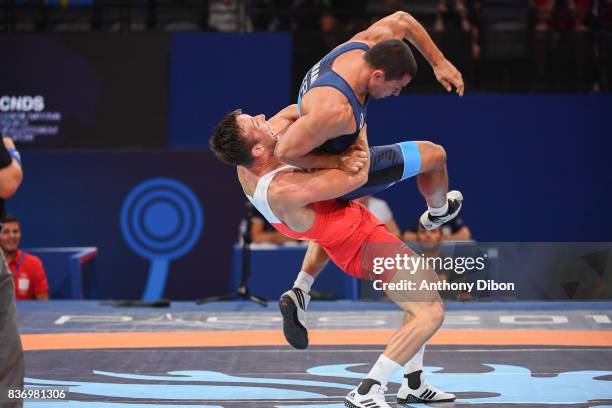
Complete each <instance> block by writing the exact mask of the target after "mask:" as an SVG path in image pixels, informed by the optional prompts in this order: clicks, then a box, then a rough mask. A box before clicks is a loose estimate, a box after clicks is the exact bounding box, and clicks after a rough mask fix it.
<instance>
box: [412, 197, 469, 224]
mask: <svg viewBox="0 0 612 408" xmlns="http://www.w3.org/2000/svg"><path fill="white" fill-rule="evenodd" d="M446 197H447V199H448V211H447V212H446V215H431V214H430V213H429V210H427V211H425V212H424V213H423V215H421V218H420V219H419V222H420V223H421V226H423V228H425V229H426V230H432V229H435V228H438V227H439V226H440V225H442V224H444V223H445V222H448V221H450V220H452V219H453V218H455V217H456V216H457V214H459V210H461V205H462V204H463V195H462V194H461V193H460V192H459V191H457V190H453V191H449V192H448V194H446Z"/></svg>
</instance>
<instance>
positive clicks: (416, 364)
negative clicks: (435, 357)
mask: <svg viewBox="0 0 612 408" xmlns="http://www.w3.org/2000/svg"><path fill="white" fill-rule="evenodd" d="M423 354H425V345H424V344H423V346H421V348H420V349H418V350H417V352H416V354H415V355H414V356H412V358H411V359H410V360H409V361H408V362H407V363H406V365H405V366H404V374H410V373H414V372H415V371H419V370H422V369H423Z"/></svg>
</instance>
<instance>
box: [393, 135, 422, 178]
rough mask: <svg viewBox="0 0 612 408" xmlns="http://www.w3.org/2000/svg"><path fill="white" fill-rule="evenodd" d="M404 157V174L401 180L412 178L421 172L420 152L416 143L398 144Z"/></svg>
mask: <svg viewBox="0 0 612 408" xmlns="http://www.w3.org/2000/svg"><path fill="white" fill-rule="evenodd" d="M398 145H399V147H400V148H401V149H402V155H403V156H404V173H403V174H402V180H406V179H407V178H410V177H414V176H416V175H417V174H419V172H420V171H421V152H420V151H419V146H418V145H417V144H416V142H401V143H398Z"/></svg>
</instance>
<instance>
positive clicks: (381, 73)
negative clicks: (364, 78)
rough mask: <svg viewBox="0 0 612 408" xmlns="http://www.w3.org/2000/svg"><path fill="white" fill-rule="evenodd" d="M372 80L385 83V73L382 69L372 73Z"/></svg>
mask: <svg viewBox="0 0 612 408" xmlns="http://www.w3.org/2000/svg"><path fill="white" fill-rule="evenodd" d="M372 78H374V79H375V80H377V81H384V80H385V72H384V71H383V70H382V69H375V70H374V72H372Z"/></svg>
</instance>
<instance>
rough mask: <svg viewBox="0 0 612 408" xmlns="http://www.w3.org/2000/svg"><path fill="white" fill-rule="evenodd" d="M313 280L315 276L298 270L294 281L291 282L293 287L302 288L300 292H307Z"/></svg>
mask: <svg viewBox="0 0 612 408" xmlns="http://www.w3.org/2000/svg"><path fill="white" fill-rule="evenodd" d="M314 280H315V278H314V277H313V276H312V275H310V274H309V273H306V272H304V271H300V273H298V276H297V278H295V282H293V287H294V288H299V289H301V290H302V292H305V293H308V292H310V288H311V287H312V284H313V283H314Z"/></svg>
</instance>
